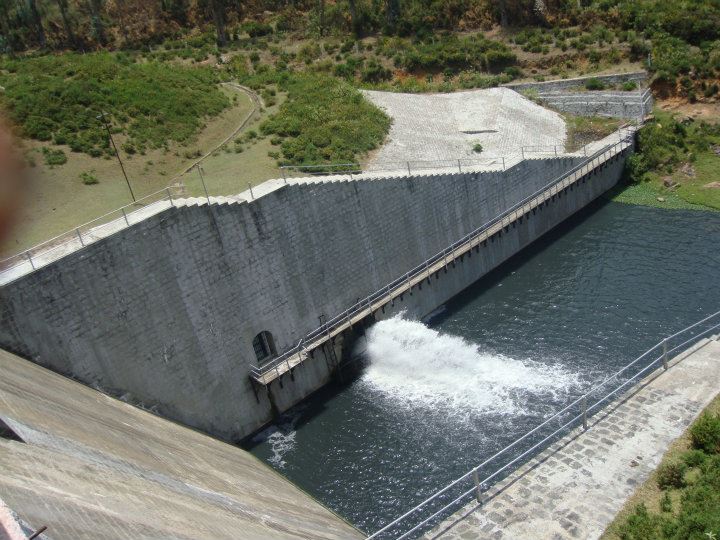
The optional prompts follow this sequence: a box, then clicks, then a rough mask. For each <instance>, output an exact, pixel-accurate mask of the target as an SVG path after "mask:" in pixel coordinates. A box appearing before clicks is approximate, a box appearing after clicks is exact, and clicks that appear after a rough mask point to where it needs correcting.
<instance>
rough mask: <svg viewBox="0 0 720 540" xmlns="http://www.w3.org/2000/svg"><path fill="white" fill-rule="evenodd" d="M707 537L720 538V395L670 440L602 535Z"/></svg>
mask: <svg viewBox="0 0 720 540" xmlns="http://www.w3.org/2000/svg"><path fill="white" fill-rule="evenodd" d="M708 533H710V534H714V536H708ZM708 538H720V395H718V396H717V397H716V398H715V399H714V400H713V401H712V402H711V403H710V404H709V405H708V407H707V408H706V409H705V412H704V413H703V415H701V417H700V418H699V419H698V420H697V421H696V422H695V423H694V424H693V425H692V426H691V427H690V428H689V429H688V430H687V431H686V432H685V433H684V434H683V435H682V437H680V438H679V439H677V440H676V441H674V442H673V443H672V445H671V446H670V448H669V449H668V451H667V453H666V454H665V456H664V457H663V460H662V462H661V463H660V466H659V467H658V468H657V470H656V471H655V472H654V473H653V474H652V475H651V476H650V478H649V479H648V480H647V481H646V482H645V483H644V484H643V485H642V486H640V487H639V488H638V489H637V490H636V492H635V494H634V495H633V496H632V497H631V498H630V499H629V500H628V501H627V502H626V504H625V506H624V507H623V509H622V510H621V511H620V513H619V514H618V515H617V516H616V518H615V520H614V521H613V522H612V523H611V524H610V526H609V527H608V528H607V530H606V531H605V533H604V535H603V536H602V539H603V540H649V539H657V540H659V539H677V540H681V539H697V540H707V539H708Z"/></svg>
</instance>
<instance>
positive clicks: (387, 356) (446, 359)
mask: <svg viewBox="0 0 720 540" xmlns="http://www.w3.org/2000/svg"><path fill="white" fill-rule="evenodd" d="M367 354H368V356H369V360H370V362H369V366H368V368H367V369H366V370H365V373H364V375H363V383H364V384H365V385H367V386H368V387H370V388H372V389H373V390H375V391H378V392H380V393H381V394H383V395H384V396H386V397H388V398H390V399H392V400H393V401H395V402H397V403H398V404H399V405H406V406H408V407H410V408H418V407H421V408H423V409H426V410H427V409H430V410H436V411H439V412H450V413H452V415H453V417H455V418H456V417H458V416H462V417H466V418H468V417H470V416H472V415H473V414H477V413H495V414H513V415H516V414H523V413H525V412H527V411H525V406H524V405H525V403H526V402H527V397H528V394H541V395H542V394H545V395H549V396H552V397H553V398H557V397H559V396H560V395H561V394H564V393H566V392H567V391H568V390H570V389H572V388H573V387H575V386H577V385H579V384H580V381H579V380H578V377H577V376H576V375H574V374H572V373H569V372H568V371H566V370H565V369H563V368H562V367H560V366H558V365H548V364H545V363H542V362H537V361H533V360H522V361H520V360H514V359H512V358H507V357H505V356H502V355H495V354H488V353H484V352H482V351H481V350H480V349H479V348H478V346H477V345H475V344H472V343H469V342H467V341H466V340H464V339H463V338H461V337H458V336H452V335H447V334H441V333H440V332H438V331H436V330H433V329H431V328H428V327H427V326H425V325H424V324H422V323H421V322H418V321H412V320H406V319H404V318H403V317H402V316H401V315H400V316H396V317H393V318H392V319H388V320H385V321H380V322H378V323H376V324H375V325H374V326H373V327H372V328H371V329H370V331H369V333H368V345H367Z"/></svg>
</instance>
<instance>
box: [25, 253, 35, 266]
mask: <svg viewBox="0 0 720 540" xmlns="http://www.w3.org/2000/svg"><path fill="white" fill-rule="evenodd" d="M25 254H26V255H27V259H28V261H30V267H31V268H32V269H33V270H35V263H34V262H33V260H32V255H30V252H29V251H27V252H26V253H25Z"/></svg>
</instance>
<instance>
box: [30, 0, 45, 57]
mask: <svg viewBox="0 0 720 540" xmlns="http://www.w3.org/2000/svg"><path fill="white" fill-rule="evenodd" d="M27 6H28V11H29V12H30V18H31V19H32V22H33V25H34V26H35V32H36V33H37V40H38V43H39V44H40V46H41V47H45V44H46V40H45V30H43V25H42V17H41V16H40V12H39V11H38V8H37V4H36V2H35V0H27Z"/></svg>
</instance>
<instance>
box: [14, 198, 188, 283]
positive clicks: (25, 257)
mask: <svg viewBox="0 0 720 540" xmlns="http://www.w3.org/2000/svg"><path fill="white" fill-rule="evenodd" d="M177 188H178V186H177V185H172V186H167V187H164V188H163V189H161V190H158V191H155V192H153V193H150V194H149V195H145V196H144V197H142V198H140V199H137V200H136V201H134V202H132V203H130V204H126V205H125V206H121V207H119V208H115V209H114V210H111V211H110V212H108V213H106V214H103V215H101V216H99V217H96V218H94V219H91V220H90V221H87V222H85V223H82V224H80V225H77V226H75V227H73V228H72V229H70V230H69V231H65V232H64V233H61V234H59V235H57V236H54V237H52V238H50V239H48V240H45V241H44V242H41V243H39V244H36V245H34V246H33V247H31V248H28V249H26V250H24V251H21V252H19V253H16V254H14V255H10V256H9V257H6V258H5V259H2V260H0V272H3V271H5V270H7V269H9V268H12V267H14V266H17V265H18V264H21V263H23V262H26V261H29V262H30V264H31V266H32V267H33V269H34V268H35V265H34V263H33V254H35V256H39V255H43V254H46V253H49V252H50V251H52V250H53V249H56V248H58V247H60V246H61V245H63V244H64V242H65V241H68V240H73V239H75V238H80V241H81V243H82V242H83V237H82V233H80V229H85V228H88V227H92V226H96V224H97V223H98V222H101V221H103V220H105V219H106V218H109V217H110V216H113V215H114V214H117V213H118V212H120V213H121V214H122V216H124V217H125V219H126V221H127V215H128V213H126V212H125V211H126V210H128V209H133V208H138V207H141V206H144V203H145V202H146V201H148V200H149V199H151V198H155V197H157V196H158V195H162V197H161V198H160V199H156V200H154V201H153V203H156V202H161V201H164V200H168V201H170V203H171V204H172V203H173V194H172V193H171V190H173V189H177ZM148 204H150V203H148ZM130 213H132V212H130ZM117 219H120V216H118V217H117ZM61 241H62V242H61ZM83 245H84V244H83ZM43 248H46V249H43ZM38 252H39V253H38ZM16 261H17V262H16Z"/></svg>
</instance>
